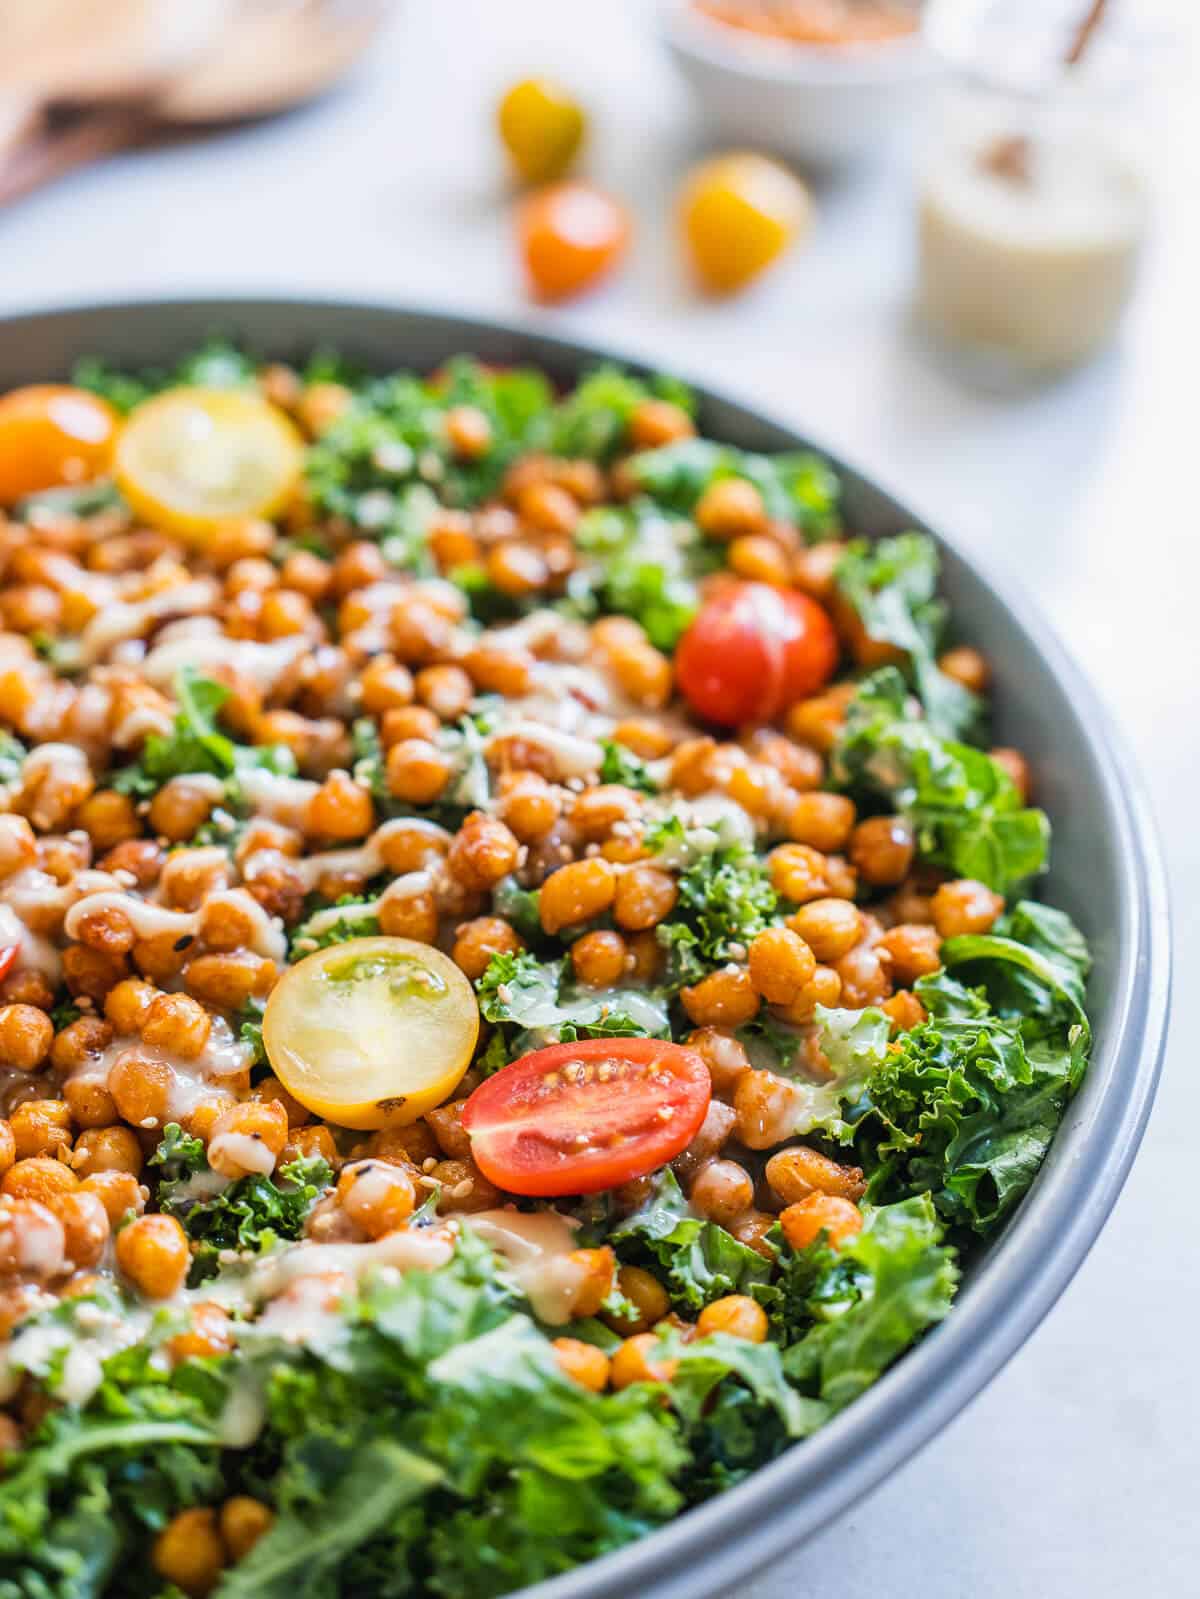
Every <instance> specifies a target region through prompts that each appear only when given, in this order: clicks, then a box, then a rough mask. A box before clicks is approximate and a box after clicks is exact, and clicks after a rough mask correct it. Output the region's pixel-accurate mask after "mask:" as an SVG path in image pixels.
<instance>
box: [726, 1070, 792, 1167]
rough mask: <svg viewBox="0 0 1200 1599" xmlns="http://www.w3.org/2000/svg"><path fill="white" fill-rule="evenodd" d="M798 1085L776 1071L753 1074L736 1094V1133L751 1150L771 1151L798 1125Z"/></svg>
mask: <svg viewBox="0 0 1200 1599" xmlns="http://www.w3.org/2000/svg"><path fill="white" fill-rule="evenodd" d="M796 1093H797V1090H796V1085H795V1084H794V1083H790V1082H788V1080H787V1079H786V1078H785V1077H779V1076H777V1075H776V1074H775V1073H774V1072H768V1071H750V1072H747V1073H746V1074H745V1075H744V1076H743V1077H740V1078H739V1079H738V1083H737V1087H736V1088H735V1089H734V1092H733V1108H734V1110H735V1111H736V1112H737V1123H736V1132H737V1136H738V1138H740V1139H741V1141H742V1143H743V1144H745V1146H746V1148H747V1149H771V1148H772V1147H773V1146H774V1145H775V1144H777V1143H779V1141H780V1139H781V1138H786V1137H787V1136H788V1134H789V1133H790V1132H791V1131H792V1128H793V1126H794V1125H795V1112H796Z"/></svg>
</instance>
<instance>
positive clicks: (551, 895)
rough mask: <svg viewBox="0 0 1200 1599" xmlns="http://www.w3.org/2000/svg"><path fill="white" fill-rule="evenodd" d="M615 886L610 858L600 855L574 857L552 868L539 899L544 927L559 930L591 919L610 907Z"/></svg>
mask: <svg viewBox="0 0 1200 1599" xmlns="http://www.w3.org/2000/svg"><path fill="white" fill-rule="evenodd" d="M616 890H617V874H616V873H615V872H614V870H613V868H612V866H611V865H610V864H609V862H608V861H606V860H602V859H600V858H599V857H598V856H597V857H595V858H592V859H588V860H582V861H572V862H571V863H570V865H568V866H563V867H561V868H560V869H559V870H558V871H557V872H551V874H550V876H549V877H548V878H547V879H546V881H545V882H544V883H543V884H542V891H541V894H540V896H539V900H538V914H539V915H540V917H541V922H542V930H543V931H544V932H546V933H557V932H560V931H561V930H562V929H563V928H564V927H575V926H577V925H578V924H579V923H580V922H588V921H591V919H592V917H593V916H599V915H601V914H602V913H603V912H604V911H606V910H608V908H609V906H610V905H611V904H612V903H613V899H614V897H615V895H616Z"/></svg>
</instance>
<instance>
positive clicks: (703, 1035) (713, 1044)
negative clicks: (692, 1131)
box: [686, 1027, 750, 1099]
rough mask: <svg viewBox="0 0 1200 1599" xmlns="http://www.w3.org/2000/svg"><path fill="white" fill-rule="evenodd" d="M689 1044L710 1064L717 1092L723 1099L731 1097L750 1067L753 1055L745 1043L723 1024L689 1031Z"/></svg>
mask: <svg viewBox="0 0 1200 1599" xmlns="http://www.w3.org/2000/svg"><path fill="white" fill-rule="evenodd" d="M686 1043H687V1046H688V1048H689V1049H694V1050H695V1051H696V1053H697V1054H698V1055H699V1056H700V1058H701V1059H702V1060H703V1062H704V1064H705V1065H706V1066H707V1067H708V1072H709V1076H710V1077H711V1078H712V1085H713V1093H714V1094H716V1095H717V1097H718V1098H720V1099H726V1098H728V1096H729V1095H730V1094H731V1093H732V1092H733V1090H734V1088H735V1086H736V1085H737V1081H738V1078H739V1077H742V1076H743V1075H744V1074H745V1073H746V1072H748V1071H749V1070H750V1057H749V1055H747V1053H746V1050H745V1047H744V1045H742V1044H740V1043H739V1042H738V1040H737V1039H736V1038H734V1036H733V1034H732V1033H731V1032H728V1031H725V1030H723V1029H721V1028H720V1027H700V1028H697V1030H696V1031H695V1032H694V1033H689V1034H688V1037H687V1040H686Z"/></svg>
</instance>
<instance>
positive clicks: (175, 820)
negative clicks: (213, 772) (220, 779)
mask: <svg viewBox="0 0 1200 1599" xmlns="http://www.w3.org/2000/svg"><path fill="white" fill-rule="evenodd" d="M214 804H215V800H214V797H213V795H212V793H211V792H210V787H209V785H208V784H207V783H204V782H197V781H196V780H195V779H194V778H189V777H173V778H172V779H171V780H170V782H169V783H164V784H163V786H162V788H160V789H159V791H158V793H157V794H156V795H155V796H154V798H153V799H152V800H151V801H150V811H149V821H150V826H151V827H152V828H153V829H154V831H155V833H157V834H159V835H160V836H161V837H162V838H165V839H167V840H168V841H169V842H170V843H172V844H182V843H183V842H184V841H185V840H187V839H189V838H193V837H195V835H196V832H197V831H198V830H199V828H201V827H202V826H203V825H204V823H205V822H207V821H208V818H209V817H210V816H211V814H212V809H213V805H214Z"/></svg>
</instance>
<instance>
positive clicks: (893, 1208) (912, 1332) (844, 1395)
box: [783, 1198, 959, 1411]
mask: <svg viewBox="0 0 1200 1599" xmlns="http://www.w3.org/2000/svg"><path fill="white" fill-rule="evenodd" d="M805 1257H809V1258H808V1259H805ZM784 1270H785V1272H787V1271H788V1270H798V1271H799V1272H800V1274H801V1277H802V1279H803V1280H805V1282H806V1287H807V1299H806V1301H805V1309H806V1312H807V1314H808V1315H810V1316H812V1317H814V1318H815V1320H816V1323H817V1324H816V1325H815V1326H813V1327H811V1328H810V1329H809V1330H808V1331H807V1332H806V1333H804V1334H803V1336H801V1337H800V1338H798V1339H797V1340H796V1341H795V1342H794V1343H792V1344H791V1346H790V1347H789V1348H788V1349H787V1350H786V1352H785V1353H784V1356H783V1367H784V1370H785V1371H786V1372H787V1375H788V1376H789V1378H791V1380H792V1381H793V1382H795V1383H797V1384H798V1385H799V1387H800V1388H801V1390H802V1391H804V1392H805V1393H808V1394H810V1395H812V1396H813V1397H814V1398H818V1399H820V1400H822V1401H824V1403H825V1404H826V1405H828V1406H829V1407H830V1409H831V1410H835V1411H836V1410H841V1409H842V1408H843V1407H844V1406H845V1405H848V1404H849V1403H850V1401H851V1400H852V1399H857V1398H858V1396H859V1394H861V1393H862V1392H864V1390H865V1389H867V1388H869V1387H870V1386H871V1384H872V1383H873V1382H875V1381H876V1379H877V1378H878V1377H880V1376H881V1375H882V1374H883V1372H885V1371H886V1370H887V1368H888V1367H889V1366H890V1365H891V1364H892V1362H893V1361H894V1360H895V1359H896V1357H897V1356H898V1355H900V1354H902V1353H903V1352H904V1350H905V1349H907V1348H908V1347H909V1345H910V1344H912V1342H913V1341H914V1340H915V1339H916V1338H918V1337H919V1336H920V1335H921V1334H922V1333H923V1332H925V1331H926V1329H927V1328H929V1327H932V1326H934V1325H935V1324H936V1323H937V1322H939V1321H941V1320H942V1318H943V1317H944V1316H945V1315H946V1313H947V1312H948V1311H949V1309H950V1304H951V1301H952V1300H953V1298H954V1292H955V1289H956V1288H957V1286H958V1277H959V1273H958V1270H957V1267H956V1266H955V1263H954V1252H953V1250H952V1249H950V1248H948V1247H946V1246H945V1245H944V1244H943V1242H942V1228H941V1226H940V1224H939V1222H938V1219H937V1216H936V1214H935V1212H934V1209H933V1205H932V1204H931V1203H930V1201H929V1200H928V1198H917V1199H909V1200H906V1201H904V1202H903V1203H901V1204H896V1205H885V1206H881V1207H879V1208H877V1209H875V1210H872V1211H870V1212H869V1213H868V1215H867V1219H866V1222H865V1224H864V1226H863V1229H862V1231H861V1232H860V1233H859V1234H858V1235H857V1236H856V1237H854V1238H852V1239H850V1240H849V1241H847V1242H845V1243H843V1244H842V1246H841V1248H840V1250H839V1251H838V1252H837V1253H836V1254H834V1253H833V1252H832V1251H830V1250H829V1249H828V1247H827V1246H826V1245H825V1244H824V1243H823V1242H822V1241H820V1240H818V1242H817V1243H815V1244H813V1245H810V1247H809V1249H808V1250H805V1251H802V1252H801V1254H800V1255H798V1256H789V1257H788V1259H787V1260H785V1266H784Z"/></svg>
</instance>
